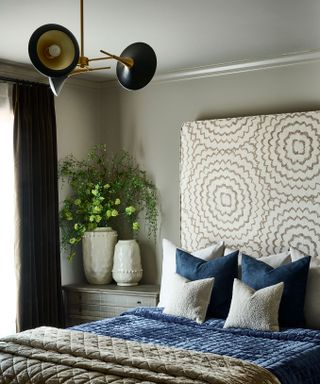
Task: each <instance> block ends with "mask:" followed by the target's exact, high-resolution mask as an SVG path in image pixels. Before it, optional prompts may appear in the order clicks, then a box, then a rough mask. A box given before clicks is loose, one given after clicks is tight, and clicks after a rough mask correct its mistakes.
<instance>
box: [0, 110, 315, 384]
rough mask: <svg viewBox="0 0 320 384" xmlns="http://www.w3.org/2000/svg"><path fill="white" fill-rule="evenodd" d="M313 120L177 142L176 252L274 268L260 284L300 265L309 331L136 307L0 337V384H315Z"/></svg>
mask: <svg viewBox="0 0 320 384" xmlns="http://www.w3.org/2000/svg"><path fill="white" fill-rule="evenodd" d="M319 121H320V113H319V112H317V111H313V112H304V113H294V114H281V115H268V116H251V117H244V118H234V119H221V120H209V121H199V122H191V123H186V124H184V126H183V128H182V131H181V177H180V189H181V220H180V222H181V245H182V247H183V248H184V249H188V250H195V249H199V248H204V247H210V244H212V243H217V242H221V244H223V250H224V251H223V252H224V254H219V258H218V259H219V260H228V257H229V256H230V255H229V252H233V251H234V249H240V250H241V254H242V259H244V261H245V262H248V260H249V258H250V256H247V255H251V256H253V257H254V258H259V259H258V263H262V264H263V265H265V264H264V262H266V263H267V265H271V264H272V265H273V267H265V266H264V268H267V273H269V272H270V271H271V269H272V270H278V268H279V266H280V268H282V269H285V268H289V269H290V268H291V265H293V264H294V263H297V265H298V264H299V263H300V264H301V265H302V264H303V263H304V264H306V262H305V260H306V257H307V258H308V264H307V267H308V272H309V274H308V275H306V279H307V278H308V281H307V280H306V284H305V291H303V294H304V296H306V302H305V306H304V308H302V310H303V311H305V313H306V315H307V312H308V314H309V315H310V316H309V317H308V316H306V320H307V325H306V326H304V327H302V326H301V327H300V326H299V327H295V326H290V327H283V326H281V327H280V329H278V330H277V331H270V330H268V331H266V330H261V329H260V330H259V329H250V328H249V327H234V326H233V327H229V328H225V325H226V322H227V320H228V318H227V320H225V317H224V318H216V317H214V316H207V318H206V319H205V321H204V322H201V324H198V323H197V322H196V321H193V320H191V319H189V318H186V317H182V316H175V315H172V314H171V315H170V314H167V313H166V311H165V309H166V307H165V309H164V310H163V308H162V307H161V306H160V307H158V308H136V309H133V310H131V311H128V312H125V313H124V314H122V315H121V316H118V317H115V318H111V319H104V320H101V321H97V322H93V323H88V324H82V325H78V326H75V327H72V328H70V329H57V328H52V327H40V328H37V329H33V330H28V331H25V332H22V333H19V334H17V335H13V336H9V337H6V338H3V339H2V340H1V341H0V383H17V384H24V383H125V384H127V383H128V384H129V383H130V384H131V383H190V384H191V383H199V384H200V383H219V384H220V383H221V384H223V383H226V384H227V383H228V384H255V383H256V384H258V383H261V384H279V383H281V384H318V383H320V330H319V329H320V326H319V321H320V316H318V315H317V314H318V313H319V311H320V304H319V303H318V302H317V303H315V302H314V301H315V300H316V299H317V296H319V295H318V292H319V291H315V289H316V288H315V287H317V286H318V287H319V281H320V274H319V273H318V272H319V270H320V269H319V268H320V265H318V259H317V256H318V255H319V254H320V239H319V237H320V195H319V187H320V171H319V163H320V152H319V151H320V126H319ZM289 247H291V248H290V251H288V248H289ZM215 249H216V248H215ZM298 249H299V252H301V257H300V254H299V253H297V252H298V251H297V250H298ZM174 250H175V248H174ZM227 250H228V251H227ZM171 253H172V252H171ZM174 253H176V255H175V256H176V257H177V258H175V257H174V256H173V257H171V256H170V257H171V259H172V263H171V261H170V259H168V258H167V259H166V257H169V256H165V255H164V256H165V257H164V261H165V264H163V275H162V279H163V278H164V276H165V275H166V273H167V272H168V271H166V272H165V270H166V269H170V268H171V269H174V270H178V268H180V267H181V266H180V267H179V264H178V261H179V259H178V256H177V254H178V253H179V252H177V251H174V252H173V254H174ZM200 253H201V252H200ZM179 255H180V253H179ZM194 255H197V256H199V254H198V253H195V254H194ZM231 255H233V256H232V257H233V259H234V254H233V253H231ZM270 255H271V256H270ZM305 255H309V256H311V258H310V257H309V256H305ZM180 256H181V257H186V255H185V254H184V251H181V255H180ZM288 256H290V260H288ZM293 256H294V257H295V258H296V259H295V258H294V257H293ZM188 257H189V256H188ZM199 257H202V256H201V254H200V256H199ZM236 257H237V260H238V259H240V258H239V257H238V253H237V254H236ZM192 258H193V259H192ZM247 258H248V260H247ZM173 259H174V262H173ZM280 259H281V263H280ZM182 260H184V259H182ZM190 260H193V262H194V261H195V260H197V257H195V256H192V255H191V259H190ZM250 260H251V259H250ZM250 260H249V261H250ZM262 260H264V261H262ZM268 260H269V263H270V262H271V264H268ZM299 260H300V261H299ZM301 260H302V261H301ZM303 260H304V261H303ZM206 262H207V261H206ZM208 262H210V263H211V260H209V261H208ZM215 262H216V261H213V262H212V264H214V263H215ZM251 262H253V263H255V262H256V261H254V260H252V261H250V263H251ZM218 263H220V261H218ZM276 263H278V264H279V265H278V264H277V265H275V264H276ZM262 264H261V265H262ZM197 265H198V264H197ZM261 265H260V266H261ZM283 265H284V267H283ZM287 266H289V267H287ZM182 267H183V265H182ZM197 268H198V267H197ZM245 268H246V265H245V263H243V264H242V274H243V277H245V278H248V279H250V277H251V276H250V274H249V275H248V274H246V270H245ZM268 268H269V269H268ZM303 268H305V266H304V267H303ZM311 270H312V273H313V274H312V279H313V280H312V284H309V283H310V276H311V274H310V271H311ZM239 271H240V270H239ZM250 271H252V269H251V270H250ZM236 273H238V263H237V265H236ZM239 273H240V272H239ZM257 273H258V272H257ZM259 273H260V272H259ZM251 275H252V273H251ZM185 277H186V278H188V276H185ZM253 277H255V276H253ZM189 280H190V281H191V280H192V279H189ZM195 280H196V279H195ZM217 281H218V280H217V279H216V278H215V281H214V282H212V284H213V289H215V284H216V283H217ZM258 283H259V281H258ZM217 284H218V283H217ZM166 285H168V284H167V283H166V281H165V280H162V288H163V287H165V286H166ZM211 288H212V286H211ZM260 288H261V287H259V288H256V289H257V292H258V291H259V290H260ZM278 288H279V287H278ZM280 288H281V289H282V291H281V293H282V292H283V287H280ZM280 288H279V289H280ZM252 289H253V288H252ZM279 289H278V290H279ZM319 289H320V288H319ZM174 292H175V291H174V290H172V289H171V291H170V290H169V292H167V293H166V295H167V296H168V295H171V296H174V294H173V293H174ZM210 292H211V291H210ZM164 294H165V293H164V292H163V295H162V296H163V297H164ZM307 296H308V297H309V298H310V300H309V299H308V300H307ZM163 297H162V299H161V297H160V301H161V303H160V305H161V304H163V302H165V300H164V299H163ZM303 299H304V298H303ZM281 300H283V299H281ZM209 301H210V300H209ZM297 302H298V299H297ZM281 303H282V301H281ZM207 305H210V304H208V303H207ZM229 305H230V304H229ZM231 305H232V303H231ZM208 308H209V307H208ZM293 309H295V308H293ZM208 313H209V312H207V314H208ZM279 313H280V312H279ZM221 316H222V317H223V315H221ZM221 316H220V317H221ZM228 316H229V315H228ZM289 320H290V316H289ZM309 325H312V328H314V329H311V327H310V326H309ZM316 328H318V329H316Z"/></svg>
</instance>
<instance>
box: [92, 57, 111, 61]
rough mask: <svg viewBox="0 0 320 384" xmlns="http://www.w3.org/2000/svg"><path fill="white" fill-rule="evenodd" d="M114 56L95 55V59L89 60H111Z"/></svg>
mask: <svg viewBox="0 0 320 384" xmlns="http://www.w3.org/2000/svg"><path fill="white" fill-rule="evenodd" d="M111 59H113V57H94V58H93V59H89V60H88V61H89V62H90V61H98V60H111Z"/></svg>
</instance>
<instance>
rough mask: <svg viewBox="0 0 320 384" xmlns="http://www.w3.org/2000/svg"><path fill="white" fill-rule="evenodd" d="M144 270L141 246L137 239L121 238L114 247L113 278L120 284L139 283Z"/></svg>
mask: <svg viewBox="0 0 320 384" xmlns="http://www.w3.org/2000/svg"><path fill="white" fill-rule="evenodd" d="M142 272H143V271H142V266H141V256H140V248H139V245H138V243H137V242H136V240H119V241H118V242H117V244H116V246H115V249H114V259H113V269H112V277H113V279H114V280H115V281H116V282H117V284H118V285H120V286H130V285H137V284H138V283H139V281H140V280H141V278H142Z"/></svg>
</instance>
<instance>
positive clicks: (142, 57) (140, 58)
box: [117, 43, 157, 90]
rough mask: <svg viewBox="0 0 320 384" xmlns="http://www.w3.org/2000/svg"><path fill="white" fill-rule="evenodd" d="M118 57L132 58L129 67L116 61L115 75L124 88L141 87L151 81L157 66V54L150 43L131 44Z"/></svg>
mask: <svg viewBox="0 0 320 384" xmlns="http://www.w3.org/2000/svg"><path fill="white" fill-rule="evenodd" d="M120 57H123V58H126V57H130V58H131V59H133V65H132V67H131V68H128V67H127V66H126V65H124V64H123V63H121V62H118V63H117V77H118V80H119V82H120V84H121V85H122V86H123V87H124V88H126V89H130V90H137V89H141V88H143V87H145V86H146V85H147V84H148V83H149V82H150V81H151V79H152V78H153V75H154V73H155V71H156V67H157V56H156V54H155V52H154V50H153V49H152V48H151V47H150V45H148V44H146V43H134V44H131V45H129V46H128V47H127V48H126V49H125V50H124V51H123V52H122V53H121V55H120Z"/></svg>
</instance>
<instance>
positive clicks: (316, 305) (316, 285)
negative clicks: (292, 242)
mask: <svg viewBox="0 0 320 384" xmlns="http://www.w3.org/2000/svg"><path fill="white" fill-rule="evenodd" d="M290 253H291V259H292V261H296V260H299V259H301V258H302V257H305V256H307V255H306V254H305V253H303V252H301V251H299V250H298V249H296V248H293V247H291V248H290ZM304 315H305V318H306V325H307V327H308V328H315V329H320V260H319V259H318V258H316V257H312V258H311V262H310V269H309V275H308V281H307V287H306V298H305V302H304Z"/></svg>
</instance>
